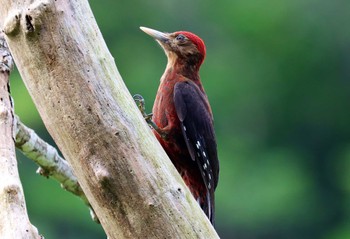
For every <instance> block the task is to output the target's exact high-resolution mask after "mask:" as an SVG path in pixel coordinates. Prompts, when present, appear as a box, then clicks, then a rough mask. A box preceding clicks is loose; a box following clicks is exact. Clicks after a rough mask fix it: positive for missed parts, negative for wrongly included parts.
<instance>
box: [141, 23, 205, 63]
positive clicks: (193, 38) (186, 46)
mask: <svg viewBox="0 0 350 239" xmlns="http://www.w3.org/2000/svg"><path fill="white" fill-rule="evenodd" d="M140 29H141V30H142V31H144V32H145V33H147V34H148V35H150V36H151V37H153V38H154V39H155V40H157V42H158V43H159V44H160V45H161V46H162V47H163V49H164V51H165V54H166V55H167V57H168V60H169V61H171V62H176V61H180V62H183V63H185V64H190V65H192V66H196V67H198V68H199V67H200V65H201V64H202V63H203V61H204V58H205V53H206V50H205V45H204V42H203V40H202V39H201V38H200V37H198V36H197V35H195V34H193V33H191V32H186V31H178V32H173V33H164V32H160V31H157V30H153V29H151V28H147V27H140Z"/></svg>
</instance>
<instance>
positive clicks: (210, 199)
mask: <svg viewBox="0 0 350 239" xmlns="http://www.w3.org/2000/svg"><path fill="white" fill-rule="evenodd" d="M203 196H204V197H203V198H202V200H201V202H200V206H201V208H202V210H203V211H204V213H205V214H206V215H207V217H208V218H209V220H210V222H211V224H212V225H213V226H214V224H215V197H214V192H213V191H212V190H208V191H207V193H206V195H203Z"/></svg>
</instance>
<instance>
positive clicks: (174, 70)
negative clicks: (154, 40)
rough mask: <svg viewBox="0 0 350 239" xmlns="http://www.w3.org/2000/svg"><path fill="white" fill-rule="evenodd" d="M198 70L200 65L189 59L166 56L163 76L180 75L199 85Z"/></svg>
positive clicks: (173, 55) (172, 55) (174, 55)
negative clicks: (166, 61)
mask: <svg viewBox="0 0 350 239" xmlns="http://www.w3.org/2000/svg"><path fill="white" fill-rule="evenodd" d="M199 68H200V64H196V62H193V61H191V59H184V58H179V57H178V56H177V55H176V54H168V64H167V66H166V69H165V74H174V75H175V74H176V75H182V76H184V77H186V78H188V79H190V80H192V81H194V82H195V83H197V82H198V83H199V84H200V77H199Z"/></svg>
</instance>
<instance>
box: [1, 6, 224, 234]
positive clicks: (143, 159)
mask: <svg viewBox="0 0 350 239" xmlns="http://www.w3.org/2000/svg"><path fill="white" fill-rule="evenodd" d="M31 2H32V4H31ZM0 4H1V8H0V16H1V17H3V18H2V19H1V18H0V25H1V26H3V29H4V32H5V34H6V40H7V42H8V44H9V46H10V48H11V52H12V54H13V57H14V59H15V62H16V65H17V68H18V69H19V72H20V74H21V76H22V79H23V81H24V82H25V84H26V86H27V88H28V91H29V93H30V95H31V96H32V98H33V101H34V103H35V105H36V107H37V109H38V111H39V113H40V115H41V117H42V119H43V121H44V123H45V125H46V127H47V129H48V131H49V133H50V134H51V136H52V138H53V139H54V140H55V142H56V144H57V145H58V147H59V148H60V150H61V152H62V154H63V155H64V158H65V159H67V161H68V162H69V163H70V165H71V166H72V168H73V171H74V173H75V175H76V177H77V178H78V181H79V184H80V185H81V187H82V189H83V190H84V193H85V195H86V197H87V198H88V200H89V202H90V203H91V205H92V207H93V208H94V210H95V212H96V214H97V216H98V218H99V219H100V221H101V224H102V226H103V228H104V230H105V232H106V233H107V235H108V237H109V238H110V239H115V238H145V236H146V237H147V238H218V236H217V234H216V232H215V230H214V229H213V227H212V225H211V224H210V222H209V220H208V219H207V217H206V216H205V214H204V213H203V212H202V210H201V209H200V207H199V205H198V204H197V202H196V201H195V200H194V198H193V196H192V195H191V193H190V192H189V190H188V189H187V187H186V185H185V184H184V182H183V180H182V178H181V176H180V175H179V174H178V172H177V171H176V169H175V167H174V166H173V165H172V163H171V161H170V160H169V158H168V157H167V155H166V153H165V152H164V150H163V149H162V148H161V146H160V144H159V143H158V141H157V140H156V138H155V137H154V135H153V134H152V132H151V130H150V129H149V128H148V126H147V124H146V122H145V121H144V119H143V117H142V115H141V114H140V112H139V111H138V108H137V107H136V105H135V103H134V101H133V99H132V97H131V95H130V93H129V92H128V90H127V88H126V86H125V84H124V82H123V81H122V79H121V77H120V75H119V72H118V70H117V68H116V66H115V63H114V60H113V58H112V56H111V55H110V53H109V52H108V49H107V46H106V44H105V42H104V40H103V38H102V35H101V33H100V31H99V29H98V27H97V24H96V22H95V18H94V16H93V14H92V12H91V9H90V7H89V5H88V1H86V0H77V1H69V0H57V1H53V0H36V1H29V0H19V1H6V0H0ZM135 30H136V29H135ZM130 47H132V46H130Z"/></svg>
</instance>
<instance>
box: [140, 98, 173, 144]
mask: <svg viewBox="0 0 350 239" xmlns="http://www.w3.org/2000/svg"><path fill="white" fill-rule="evenodd" d="M133 98H134V101H135V103H136V105H137V107H138V108H139V110H140V112H141V114H142V116H143V118H144V119H145V120H146V122H147V124H148V125H149V126H150V127H151V128H153V129H154V130H155V131H157V133H158V134H159V135H160V136H161V137H162V138H164V139H166V138H167V134H166V133H165V132H163V131H162V130H161V129H160V128H159V127H158V126H157V125H156V123H154V122H153V120H152V116H153V114H152V113H150V114H147V113H146V107H145V99H144V98H143V97H142V95H139V94H136V95H134V96H133Z"/></svg>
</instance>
